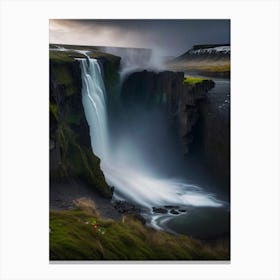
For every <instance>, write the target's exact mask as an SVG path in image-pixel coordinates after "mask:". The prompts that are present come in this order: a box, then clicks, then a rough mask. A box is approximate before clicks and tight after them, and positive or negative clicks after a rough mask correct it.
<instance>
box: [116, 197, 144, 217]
mask: <svg viewBox="0 0 280 280" xmlns="http://www.w3.org/2000/svg"><path fill="white" fill-rule="evenodd" d="M113 206H114V208H115V209H116V210H117V211H118V212H119V213H121V214H124V213H127V214H139V213H140V212H141V210H140V208H138V207H136V206H135V205H134V204H132V203H130V202H127V201H124V200H117V201H115V202H113Z"/></svg>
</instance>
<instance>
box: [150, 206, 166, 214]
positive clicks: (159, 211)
mask: <svg viewBox="0 0 280 280" xmlns="http://www.w3.org/2000/svg"><path fill="white" fill-rule="evenodd" d="M167 212H168V211H167V209H165V208H161V207H158V208H157V207H153V213H156V214H167Z"/></svg>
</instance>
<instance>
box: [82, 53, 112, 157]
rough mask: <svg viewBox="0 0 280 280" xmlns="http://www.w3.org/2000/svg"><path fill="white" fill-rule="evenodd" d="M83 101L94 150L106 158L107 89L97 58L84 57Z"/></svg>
mask: <svg viewBox="0 0 280 280" xmlns="http://www.w3.org/2000/svg"><path fill="white" fill-rule="evenodd" d="M81 71H82V101H83V106H84V111H85V115H86V120H87V122H88V125H89V128H90V138H91V146H92V150H93V152H94V153H95V154H96V155H97V156H98V157H99V158H100V159H102V161H103V160H106V158H107V156H108V152H109V149H108V148H109V145H108V141H109V140H108V124H107V112H106V91H105V87H104V83H103V79H102V75H101V70H100V66H99V64H98V62H97V60H96V59H90V58H88V59H82V60H81Z"/></svg>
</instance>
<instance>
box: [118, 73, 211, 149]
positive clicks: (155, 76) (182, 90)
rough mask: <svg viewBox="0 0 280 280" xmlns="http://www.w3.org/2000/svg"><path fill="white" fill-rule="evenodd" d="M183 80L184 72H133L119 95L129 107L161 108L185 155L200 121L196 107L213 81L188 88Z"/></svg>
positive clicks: (206, 81) (205, 81)
mask: <svg viewBox="0 0 280 280" xmlns="http://www.w3.org/2000/svg"><path fill="white" fill-rule="evenodd" d="M183 80H184V73H183V72H171V71H165V72H160V73H154V72H150V71H142V72H136V73H133V74H131V75H130V76H129V77H127V79H126V80H125V81H124V83H123V86H122V90H121V96H122V99H123V101H124V103H125V104H126V106H128V107H131V106H133V104H141V103H142V104H144V105H145V106H147V107H153V106H161V107H162V108H164V109H165V110H166V111H167V113H168V115H169V116H170V119H171V121H172V122H173V124H174V125H175V126H176V127H177V129H178V132H179V136H180V137H181V139H182V144H183V147H184V153H188V152H189V147H190V143H191V142H192V141H193V127H194V126H195V125H196V123H197V121H198V119H199V107H198V105H199V103H200V101H201V100H202V99H204V98H205V94H206V93H207V91H208V90H209V89H211V88H212V87H213V86H214V82H212V81H210V80H204V81H202V82H201V83H197V84H194V85H188V84H184V83H183Z"/></svg>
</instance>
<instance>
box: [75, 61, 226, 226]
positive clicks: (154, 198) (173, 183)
mask: <svg viewBox="0 0 280 280" xmlns="http://www.w3.org/2000/svg"><path fill="white" fill-rule="evenodd" d="M80 65H81V75H82V102H83V107H84V111H85V116H86V120H87V122H88V125H89V128H90V138H91V146H92V150H93V152H94V153H95V154H96V155H97V156H98V157H99V158H100V159H101V169H102V171H103V173H104V176H105V179H106V182H107V183H108V184H109V185H110V186H114V187H115V191H114V198H115V199H124V200H127V201H130V202H133V203H135V204H137V205H140V206H141V207H143V208H144V209H148V210H147V211H148V212H149V218H150V224H151V225H153V226H154V227H158V226H159V225H158V224H157V223H159V221H158V214H157V215H154V214H152V211H151V209H152V207H154V206H158V207H161V206H163V205H179V206H187V205H190V206H193V207H200V206H208V207H222V206H223V202H221V201H219V200H217V199H216V198H215V196H214V195H212V194H210V193H207V192H205V191H204V190H203V189H202V188H200V187H198V186H194V185H192V184H189V183H187V182H185V181H182V180H178V179H172V178H165V177H164V176H163V175H162V174H157V173H156V172H155V171H154V169H153V166H152V164H151V163H149V162H147V161H146V162H145V161H143V159H142V158H141V155H142V153H143V152H144V150H143V149H145V147H140V146H137V143H135V141H134V139H133V138H131V136H130V135H129V133H122V132H121V134H124V135H125V136H123V138H122V141H119V142H120V143H118V144H116V143H115V141H114V142H113V141H112V142H111V143H114V145H111V144H110V142H109V136H108V135H109V134H108V121H107V107H106V91H105V87H104V82H103V79H102V74H101V69H100V66H99V64H98V61H97V60H96V59H92V58H87V59H80ZM136 128H138V127H137V126H136ZM126 132H127V131H126ZM114 140H115V139H114ZM158 141H159V142H160V139H158ZM163 150H164V147H163ZM165 216H166V215H165ZM171 218H172V217H171ZM164 219H165V218H164ZM157 221H158V222H157Z"/></svg>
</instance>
